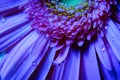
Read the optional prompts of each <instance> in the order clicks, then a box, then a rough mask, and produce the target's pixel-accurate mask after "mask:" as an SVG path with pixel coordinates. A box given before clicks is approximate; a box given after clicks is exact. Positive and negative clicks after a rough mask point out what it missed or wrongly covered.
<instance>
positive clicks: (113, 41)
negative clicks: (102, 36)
mask: <svg viewBox="0 0 120 80" xmlns="http://www.w3.org/2000/svg"><path fill="white" fill-rule="evenodd" d="M112 26H113V22H112V21H111V20H109V22H108V29H107V33H106V38H107V40H108V42H109V44H110V47H111V48H112V49H113V51H114V54H115V55H116V58H117V59H118V60H119V61H120V54H119V52H120V47H118V46H119V45H120V41H119V39H120V37H119V36H117V35H116V34H115V31H114V32H113V30H114V29H115V27H114V29H112V28H111V27H112ZM117 34H119V33H117Z"/></svg>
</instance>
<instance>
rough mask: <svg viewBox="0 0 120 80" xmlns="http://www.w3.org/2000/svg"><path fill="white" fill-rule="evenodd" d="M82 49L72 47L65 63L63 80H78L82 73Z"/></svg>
mask: <svg viewBox="0 0 120 80" xmlns="http://www.w3.org/2000/svg"><path fill="white" fill-rule="evenodd" d="M80 54H81V53H80V49H79V47H78V46H77V47H76V46H72V47H71V48H70V52H69V54H68V57H67V59H66V61H65V65H64V72H63V75H62V79H61V80H66V79H67V80H78V79H79V71H80Z"/></svg>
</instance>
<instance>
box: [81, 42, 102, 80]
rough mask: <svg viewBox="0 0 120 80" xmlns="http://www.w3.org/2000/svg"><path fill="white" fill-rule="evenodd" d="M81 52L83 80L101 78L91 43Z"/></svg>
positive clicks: (97, 79) (98, 79) (99, 79)
mask: <svg viewBox="0 0 120 80" xmlns="http://www.w3.org/2000/svg"><path fill="white" fill-rule="evenodd" d="M82 54H83V55H82V58H83V59H82V61H83V62H82V71H81V72H82V73H81V74H83V76H82V77H83V80H101V77H100V72H99V68H98V63H97V57H96V53H95V48H94V45H93V43H91V44H90V46H89V47H88V50H86V51H85V52H83V53H82Z"/></svg>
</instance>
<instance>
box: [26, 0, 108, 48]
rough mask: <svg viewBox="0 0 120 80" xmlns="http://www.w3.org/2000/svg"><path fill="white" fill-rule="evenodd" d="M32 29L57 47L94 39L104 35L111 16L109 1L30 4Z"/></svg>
mask: <svg viewBox="0 0 120 80" xmlns="http://www.w3.org/2000/svg"><path fill="white" fill-rule="evenodd" d="M25 8H26V10H25V11H26V13H27V14H28V17H29V18H30V19H32V22H31V26H32V27H33V28H35V29H37V30H39V32H40V33H44V34H45V35H46V37H49V39H50V40H51V41H52V42H53V43H55V44H65V45H69V44H72V43H75V42H76V43H77V44H78V45H79V46H81V45H82V44H83V43H84V41H85V40H86V39H87V40H91V37H92V36H93V35H95V33H96V32H101V31H102V30H103V28H104V26H105V21H106V19H107V18H108V16H109V9H110V2H109V1H108V2H107V1H106V0H97V1H96V0H92V1H90V0H50V1H44V2H43V1H41V0H38V1H37V2H34V1H31V2H29V3H28V5H27V6H26V7H25Z"/></svg>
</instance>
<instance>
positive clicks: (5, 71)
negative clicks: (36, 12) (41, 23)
mask: <svg viewBox="0 0 120 80" xmlns="http://www.w3.org/2000/svg"><path fill="white" fill-rule="evenodd" d="M38 36H39V35H38V34H37V33H36V32H35V31H33V32H31V33H30V34H29V35H28V36H26V37H25V38H24V39H23V40H22V41H21V42H20V43H19V44H17V45H16V47H15V48H13V50H12V51H11V52H10V53H8V54H9V56H8V58H7V60H6V62H5V63H4V65H3V67H2V69H1V74H2V76H1V77H2V79H3V80H4V79H7V78H9V77H11V76H10V75H11V74H13V73H12V71H14V66H15V65H17V64H18V62H19V61H20V59H21V58H22V57H24V52H25V51H26V49H28V47H29V46H30V45H31V44H32V43H34V41H35V40H37V38H38Z"/></svg>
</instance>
